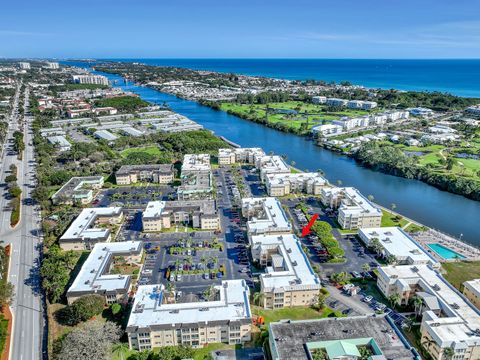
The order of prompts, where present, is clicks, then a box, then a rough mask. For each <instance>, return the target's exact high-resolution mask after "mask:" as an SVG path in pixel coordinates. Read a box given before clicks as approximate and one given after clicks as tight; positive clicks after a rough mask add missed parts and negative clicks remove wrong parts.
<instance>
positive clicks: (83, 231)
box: [60, 207, 122, 240]
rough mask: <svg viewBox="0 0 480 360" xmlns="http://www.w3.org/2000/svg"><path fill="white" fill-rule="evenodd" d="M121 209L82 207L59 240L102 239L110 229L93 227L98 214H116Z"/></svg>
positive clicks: (118, 213)
mask: <svg viewBox="0 0 480 360" xmlns="http://www.w3.org/2000/svg"><path fill="white" fill-rule="evenodd" d="M121 211H122V208H121V207H105V208H87V209H83V210H82V212H81V213H80V215H78V216H77V218H76V219H75V220H74V221H73V222H72V224H71V225H70V227H69V228H68V229H67V230H66V231H65V232H64V233H63V235H62V237H61V238H60V240H71V239H82V238H88V239H102V238H105V237H107V236H108V234H109V232H110V230H108V229H102V228H93V227H91V226H93V225H94V223H95V220H96V219H97V217H99V216H118V215H120V213H121Z"/></svg>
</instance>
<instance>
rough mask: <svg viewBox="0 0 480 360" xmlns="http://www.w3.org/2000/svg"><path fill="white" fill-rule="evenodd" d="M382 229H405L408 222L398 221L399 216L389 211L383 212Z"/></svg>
mask: <svg viewBox="0 0 480 360" xmlns="http://www.w3.org/2000/svg"><path fill="white" fill-rule="evenodd" d="M382 213H383V216H382V227H390V226H399V227H404V226H405V225H407V223H408V221H407V220H405V219H404V218H402V219H401V220H400V221H399V220H398V219H397V215H395V214H392V213H391V212H389V211H387V210H382Z"/></svg>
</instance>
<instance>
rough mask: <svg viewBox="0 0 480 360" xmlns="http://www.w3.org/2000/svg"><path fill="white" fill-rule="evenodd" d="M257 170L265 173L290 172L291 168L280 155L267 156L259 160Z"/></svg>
mask: <svg viewBox="0 0 480 360" xmlns="http://www.w3.org/2000/svg"><path fill="white" fill-rule="evenodd" d="M256 165H257V168H258V169H260V171H262V172H264V173H274V172H277V173H278V172H285V173H289V172H290V167H289V166H288V165H287V163H286V162H285V160H283V158H282V157H281V156H278V155H267V156H262V157H261V158H259V159H257V164H256Z"/></svg>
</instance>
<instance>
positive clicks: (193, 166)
mask: <svg viewBox="0 0 480 360" xmlns="http://www.w3.org/2000/svg"><path fill="white" fill-rule="evenodd" d="M210 169H211V166H210V155H209V154H185V156H184V157H183V162H182V171H209V170H210Z"/></svg>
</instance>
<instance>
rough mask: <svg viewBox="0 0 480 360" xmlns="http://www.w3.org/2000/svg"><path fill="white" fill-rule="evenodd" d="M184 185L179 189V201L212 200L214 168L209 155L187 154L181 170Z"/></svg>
mask: <svg viewBox="0 0 480 360" xmlns="http://www.w3.org/2000/svg"><path fill="white" fill-rule="evenodd" d="M181 181H182V184H181V185H180V186H179V187H178V189H177V196H178V200H189V199H203V198H210V197H211V195H212V190H213V188H212V167H211V165H210V155H209V154H186V155H185V156H184V157H183V162H182V168H181Z"/></svg>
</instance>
